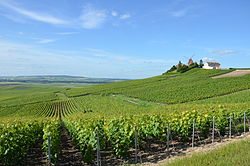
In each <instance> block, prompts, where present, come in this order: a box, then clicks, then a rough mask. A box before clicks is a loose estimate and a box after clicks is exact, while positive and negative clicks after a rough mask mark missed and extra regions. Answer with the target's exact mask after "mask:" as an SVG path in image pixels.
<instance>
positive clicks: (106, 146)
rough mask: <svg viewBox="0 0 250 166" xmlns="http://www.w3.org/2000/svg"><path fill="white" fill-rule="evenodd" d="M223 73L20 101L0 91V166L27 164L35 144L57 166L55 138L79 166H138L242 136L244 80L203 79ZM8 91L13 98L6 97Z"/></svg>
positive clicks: (247, 119)
mask: <svg viewBox="0 0 250 166" xmlns="http://www.w3.org/2000/svg"><path fill="white" fill-rule="evenodd" d="M227 72H229V71H227V70H202V69H193V70H190V71H188V72H186V73H183V74H178V73H174V74H173V73H172V74H166V75H162V76H157V77H153V78H148V79H142V80H131V81H123V82H118V83H110V84H103V85H96V86H93V87H84V88H55V89H53V88H49V89H42V90H41V91H37V90H36V91H33V92H32V95H31V94H30V92H31V91H32V90H31V89H21V90H22V91H24V92H23V94H25V95H24V96H23V95H22V93H21V92H20V89H15V88H9V89H8V88H5V89H4V88H3V89H4V90H3V91H2V92H5V93H2V94H0V120H1V123H0V159H1V160H0V165H18V164H19V163H22V162H23V161H24V160H27V158H28V157H27V156H29V153H31V152H30V149H31V148H32V147H34V146H35V145H36V144H37V143H38V142H42V144H41V147H39V148H40V149H42V151H43V154H44V159H45V160H46V163H51V164H53V165H61V164H62V161H63V159H62V156H64V155H65V154H66V150H65V147H64V144H63V142H62V140H64V139H63V138H62V137H63V134H64V135H68V137H69V138H70V139H71V141H72V144H73V145H74V147H75V149H78V150H79V152H80V153H81V159H79V160H81V161H79V162H80V163H82V165H84V164H85V165H122V164H135V163H144V162H149V161H152V159H149V158H148V157H149V154H157V153H158V151H160V152H161V153H164V156H165V158H167V156H168V155H169V154H171V153H174V152H176V151H177V152H178V150H179V147H183V146H184V147H194V146H198V145H202V144H208V143H213V142H221V141H223V139H224V138H233V137H237V136H240V135H241V134H246V133H247V132H248V131H249V125H250V98H249V93H250V91H249V90H248V89H249V88H250V84H249V81H250V76H249V75H246V76H242V77H234V78H219V79H211V78H210V77H212V76H215V75H220V74H224V73H227ZM170 78H171V79H170ZM6 89H7V90H8V92H6ZM11 89H12V90H13V92H14V91H18V92H17V93H16V95H13V93H12V95H10V92H9V91H11ZM0 90H1V89H0ZM153 145H154V146H153ZM67 154H69V153H67ZM69 155H70V154H69ZM72 158H74V157H72ZM72 160H73V159H72ZM154 161H158V159H155V160H154ZM63 162H65V161H63ZM68 162H69V161H68ZM70 162H71V161H70Z"/></svg>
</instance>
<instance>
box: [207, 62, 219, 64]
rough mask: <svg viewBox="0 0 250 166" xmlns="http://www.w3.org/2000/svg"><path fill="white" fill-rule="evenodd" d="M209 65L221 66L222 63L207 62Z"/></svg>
mask: <svg viewBox="0 0 250 166" xmlns="http://www.w3.org/2000/svg"><path fill="white" fill-rule="evenodd" d="M207 63H208V64H209V65H212V64H213V65H220V63H217V62H207Z"/></svg>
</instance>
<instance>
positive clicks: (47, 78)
mask: <svg viewBox="0 0 250 166" xmlns="http://www.w3.org/2000/svg"><path fill="white" fill-rule="evenodd" d="M125 80H128V79H119V78H89V77H82V76H70V75H37V76H0V82H25V83H29V82H30V83H92V84H95V83H96V84H100V83H111V82H119V81H125Z"/></svg>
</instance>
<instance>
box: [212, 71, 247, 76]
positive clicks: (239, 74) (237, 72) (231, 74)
mask: <svg viewBox="0 0 250 166" xmlns="http://www.w3.org/2000/svg"><path fill="white" fill-rule="evenodd" d="M247 74H250V70H235V71H232V72H230V73H226V74H222V75H219V76H215V77H211V78H224V77H239V76H244V75H247Z"/></svg>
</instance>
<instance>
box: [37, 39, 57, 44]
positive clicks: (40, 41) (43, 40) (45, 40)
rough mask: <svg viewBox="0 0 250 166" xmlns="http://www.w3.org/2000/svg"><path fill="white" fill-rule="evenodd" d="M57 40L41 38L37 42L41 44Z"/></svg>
mask: <svg viewBox="0 0 250 166" xmlns="http://www.w3.org/2000/svg"><path fill="white" fill-rule="evenodd" d="M55 41H56V40H54V39H41V40H38V41H37V43H40V44H47V43H53V42H55Z"/></svg>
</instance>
